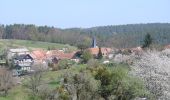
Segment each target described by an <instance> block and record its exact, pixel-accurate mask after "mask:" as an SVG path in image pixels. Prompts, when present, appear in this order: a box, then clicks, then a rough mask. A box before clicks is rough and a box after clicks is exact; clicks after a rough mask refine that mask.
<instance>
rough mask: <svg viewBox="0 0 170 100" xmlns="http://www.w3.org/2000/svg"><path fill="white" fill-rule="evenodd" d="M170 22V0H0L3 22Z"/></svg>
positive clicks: (66, 24)
mask: <svg viewBox="0 0 170 100" xmlns="http://www.w3.org/2000/svg"><path fill="white" fill-rule="evenodd" d="M155 22H160V23H170V0H0V24H14V23H18V24H35V25H48V26H55V27H59V28H71V27H84V28H86V27H93V26H104V25H120V24H133V23H155Z"/></svg>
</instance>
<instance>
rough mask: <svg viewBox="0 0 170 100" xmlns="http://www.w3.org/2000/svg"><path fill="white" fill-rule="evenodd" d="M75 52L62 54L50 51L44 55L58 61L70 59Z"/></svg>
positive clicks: (61, 52)
mask: <svg viewBox="0 0 170 100" xmlns="http://www.w3.org/2000/svg"><path fill="white" fill-rule="evenodd" d="M75 53H76V52H71V53H64V52H63V51H58V50H51V51H48V52H47V53H46V56H47V57H57V58H59V59H72V58H73V57H74V55H75Z"/></svg>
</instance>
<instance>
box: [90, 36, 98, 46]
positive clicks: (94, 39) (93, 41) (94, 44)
mask: <svg viewBox="0 0 170 100" xmlns="http://www.w3.org/2000/svg"><path fill="white" fill-rule="evenodd" d="M96 47H97V45H96V38H95V37H93V39H92V45H91V48H96Z"/></svg>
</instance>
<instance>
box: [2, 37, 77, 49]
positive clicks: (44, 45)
mask: <svg viewBox="0 0 170 100" xmlns="http://www.w3.org/2000/svg"><path fill="white" fill-rule="evenodd" d="M8 47H27V48H29V49H30V50H32V49H35V48H41V49H45V50H47V49H48V48H51V49H54V48H57V49H61V48H69V49H70V50H76V47H74V46H70V45H68V44H59V43H49V42H40V41H30V40H15V39H10V40H9V39H0V51H1V49H2V48H8Z"/></svg>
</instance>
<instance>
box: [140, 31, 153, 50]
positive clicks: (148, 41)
mask: <svg viewBox="0 0 170 100" xmlns="http://www.w3.org/2000/svg"><path fill="white" fill-rule="evenodd" d="M151 44H152V38H151V35H150V34H149V33H147V34H146V35H145V38H144V44H143V45H142V48H148V47H150V45H151Z"/></svg>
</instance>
